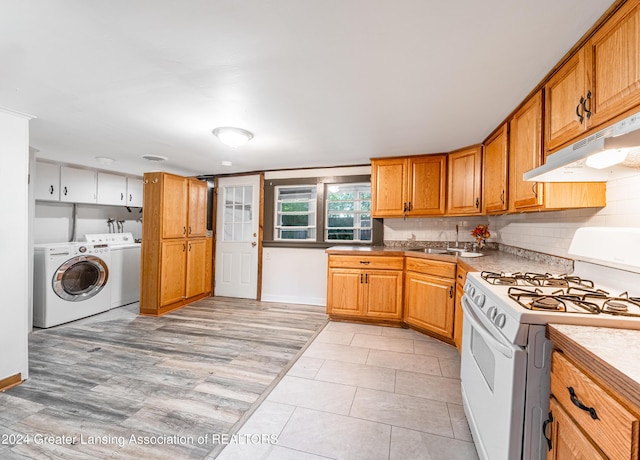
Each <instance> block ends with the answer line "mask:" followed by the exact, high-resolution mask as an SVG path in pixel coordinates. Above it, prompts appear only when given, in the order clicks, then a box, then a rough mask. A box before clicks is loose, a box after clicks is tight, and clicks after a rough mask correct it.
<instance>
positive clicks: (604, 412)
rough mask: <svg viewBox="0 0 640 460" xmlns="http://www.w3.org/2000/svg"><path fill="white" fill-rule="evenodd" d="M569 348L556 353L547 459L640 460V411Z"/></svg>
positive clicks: (552, 360)
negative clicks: (588, 370)
mask: <svg viewBox="0 0 640 460" xmlns="http://www.w3.org/2000/svg"><path fill="white" fill-rule="evenodd" d="M612 390H613V389H612V388H611V387H609V386H608V385H606V384H601V383H599V381H598V380H597V378H594V377H592V376H590V375H587V374H586V373H585V372H583V371H582V370H581V369H580V368H579V367H578V365H576V364H574V363H573V362H572V360H570V359H569V358H568V357H565V355H564V353H561V352H559V351H557V350H555V351H553V353H552V357H551V398H550V401H549V408H550V409H549V418H548V419H547V422H545V424H546V426H543V428H546V429H545V430H544V431H545V433H544V435H545V436H546V437H547V439H548V440H549V442H550V443H551V444H550V450H549V452H548V456H547V458H548V459H558V460H565V459H598V458H611V459H625V460H638V457H639V455H640V452H639V449H640V447H639V432H640V412H639V410H638V408H637V407H631V406H629V405H626V404H623V403H622V402H621V401H622V400H621V399H620V398H618V397H615V393H613V394H612V393H611V392H612Z"/></svg>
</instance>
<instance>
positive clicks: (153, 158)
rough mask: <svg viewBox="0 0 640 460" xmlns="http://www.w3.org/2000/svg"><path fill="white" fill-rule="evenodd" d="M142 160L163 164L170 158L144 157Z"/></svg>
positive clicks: (158, 156)
mask: <svg viewBox="0 0 640 460" xmlns="http://www.w3.org/2000/svg"><path fill="white" fill-rule="evenodd" d="M142 158H143V159H145V160H147V161H155V162H157V163H161V162H163V161H167V160H168V158H167V157H163V156H160V155H142Z"/></svg>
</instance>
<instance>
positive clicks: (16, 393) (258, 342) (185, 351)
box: [0, 298, 327, 460]
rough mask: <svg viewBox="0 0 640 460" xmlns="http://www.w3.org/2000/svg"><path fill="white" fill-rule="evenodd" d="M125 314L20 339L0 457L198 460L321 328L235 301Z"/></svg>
mask: <svg viewBox="0 0 640 460" xmlns="http://www.w3.org/2000/svg"><path fill="white" fill-rule="evenodd" d="M134 308H135V309H137V307H136V306H134V307H133V308H131V307H121V308H119V309H116V310H112V311H110V312H107V313H104V314H101V315H96V316H94V317H92V318H88V319H84V320H80V321H76V322H73V323H69V324H66V325H62V326H58V327H54V328H51V329H46V330H36V331H35V332H33V333H32V334H31V335H30V340H29V348H30V352H29V360H30V361H29V362H30V372H31V376H30V379H29V380H27V381H26V382H25V383H23V384H22V385H19V386H18V387H15V388H12V389H9V390H7V391H6V392H4V393H0V458H2V459H3V460H7V459H23V458H37V459H40V458H47V459H50V458H53V459H58V458H60V459H61V458H69V459H74V460H82V459H96V458H121V459H124V458H140V459H152V458H153V459H172V460H174V459H183V458H184V459H187V458H194V459H196V458H197V459H202V458H205V457H207V456H208V455H209V454H210V453H211V452H212V450H214V449H215V448H216V445H219V443H216V442H214V436H222V435H224V434H228V433H234V432H235V431H237V429H238V428H239V427H240V426H241V425H242V424H243V423H244V421H245V419H246V418H247V417H248V416H249V415H250V414H251V412H252V411H253V410H255V408H257V407H258V406H259V404H260V403H261V402H262V399H263V398H264V397H265V396H266V395H267V394H268V393H269V391H270V390H271V388H272V386H273V385H274V384H275V383H276V382H277V381H278V380H279V379H280V378H281V377H282V375H283V374H284V373H285V372H286V371H287V370H288V368H289V367H290V365H291V364H292V363H293V362H294V361H295V359H296V357H297V355H298V354H299V353H300V352H301V350H302V349H303V348H304V347H305V346H307V344H308V343H309V342H310V341H311V340H312V339H313V337H314V336H315V335H316V334H317V333H318V332H319V331H320V330H321V329H322V327H323V326H324V325H325V324H326V321H327V319H326V318H327V317H326V315H325V312H324V308H322V307H313V306H305V305H290V304H278V303H261V302H254V301H247V300H241V299H226V298H209V299H204V300H202V301H199V302H197V303H195V304H193V305H190V306H188V307H185V308H183V309H180V310H178V311H176V312H173V313H171V314H168V315H166V316H163V317H159V318H156V317H141V316H138V315H137V314H136V311H137V310H134ZM132 436H133V437H132ZM3 441H4V442H3Z"/></svg>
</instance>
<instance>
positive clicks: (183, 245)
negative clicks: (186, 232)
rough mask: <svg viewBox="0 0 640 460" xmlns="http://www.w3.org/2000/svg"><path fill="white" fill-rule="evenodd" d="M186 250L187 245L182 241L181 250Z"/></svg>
mask: <svg viewBox="0 0 640 460" xmlns="http://www.w3.org/2000/svg"><path fill="white" fill-rule="evenodd" d="M186 250H187V245H186V244H185V243H182V252H185V251H186Z"/></svg>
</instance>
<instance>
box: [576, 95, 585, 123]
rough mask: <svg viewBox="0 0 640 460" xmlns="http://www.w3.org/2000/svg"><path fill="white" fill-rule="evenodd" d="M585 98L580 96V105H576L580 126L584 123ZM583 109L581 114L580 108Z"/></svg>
mask: <svg viewBox="0 0 640 460" xmlns="http://www.w3.org/2000/svg"><path fill="white" fill-rule="evenodd" d="M583 104H584V97H582V96H580V103H579V104H578V105H576V116H577V117H578V121H579V122H580V124H582V122H583V121H584V105H583ZM581 107H582V113H581V112H580V108H581Z"/></svg>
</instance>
